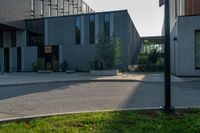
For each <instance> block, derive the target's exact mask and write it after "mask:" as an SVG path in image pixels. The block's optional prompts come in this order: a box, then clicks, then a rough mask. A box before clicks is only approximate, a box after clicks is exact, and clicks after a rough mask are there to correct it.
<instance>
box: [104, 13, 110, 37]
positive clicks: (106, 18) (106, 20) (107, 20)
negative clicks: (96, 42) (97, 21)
mask: <svg viewBox="0 0 200 133" xmlns="http://www.w3.org/2000/svg"><path fill="white" fill-rule="evenodd" d="M104 34H105V36H106V37H108V39H109V38H110V13H106V14H104Z"/></svg>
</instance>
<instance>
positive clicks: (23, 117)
mask: <svg viewBox="0 0 200 133" xmlns="http://www.w3.org/2000/svg"><path fill="white" fill-rule="evenodd" d="M159 109H160V108H159V107H152V108H125V109H106V110H92V111H74V112H63V113H52V114H42V115H31V116H21V117H12V118H5V119H0V124H2V123H9V122H21V121H30V120H33V119H36V118H46V117H51V116H62V115H70V114H82V113H98V112H114V111H142V110H159Z"/></svg>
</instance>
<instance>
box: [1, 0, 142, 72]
mask: <svg viewBox="0 0 200 133" xmlns="http://www.w3.org/2000/svg"><path fill="white" fill-rule="evenodd" d="M1 6H2V7H1ZM0 7H1V8H0V64H1V71H5V72H16V71H32V64H33V63H36V62H38V60H43V61H44V63H45V66H46V67H45V69H53V67H55V66H53V64H60V63H62V62H63V61H64V60H67V61H68V63H69V66H70V67H71V68H73V69H75V68H76V69H78V70H80V71H87V70H89V69H90V65H89V62H90V61H93V60H94V58H95V54H96V45H97V43H98V42H97V40H98V39H97V38H98V36H99V35H100V34H102V33H105V32H106V33H108V34H109V35H110V36H113V35H114V36H116V37H119V39H120V41H121V53H122V56H121V65H119V66H118V67H119V68H122V69H124V70H127V69H128V66H129V65H130V64H134V63H136V61H137V55H138V52H139V51H140V45H141V40H140V36H139V34H138V32H137V30H136V28H135V26H134V24H133V22H132V20H131V18H130V16H129V14H128V12H127V11H126V10H122V11H112V12H100V13H95V12H94V11H93V10H92V9H91V8H89V6H87V5H86V4H85V3H84V2H83V1H82V0H15V1H13V0H1V1H0Z"/></svg>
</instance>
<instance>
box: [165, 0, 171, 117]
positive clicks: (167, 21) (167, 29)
mask: <svg viewBox="0 0 200 133" xmlns="http://www.w3.org/2000/svg"><path fill="white" fill-rule="evenodd" d="M169 5H170V2H169V0H165V103H164V107H163V109H164V111H165V113H172V112H173V108H172V106H171V63H170V6H169Z"/></svg>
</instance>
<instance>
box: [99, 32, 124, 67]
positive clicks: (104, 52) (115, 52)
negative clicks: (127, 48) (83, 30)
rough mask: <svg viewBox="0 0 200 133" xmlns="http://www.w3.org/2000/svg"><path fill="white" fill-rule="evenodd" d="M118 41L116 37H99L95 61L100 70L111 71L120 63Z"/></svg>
mask: <svg viewBox="0 0 200 133" xmlns="http://www.w3.org/2000/svg"><path fill="white" fill-rule="evenodd" d="M120 59H121V46H120V40H119V38H116V37H108V36H107V35H105V34H102V35H100V37H99V40H98V44H97V54H96V60H97V61H98V62H99V63H100V66H101V68H102V69H112V68H113V67H114V66H115V65H117V64H119V63H120V62H121V60H120Z"/></svg>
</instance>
